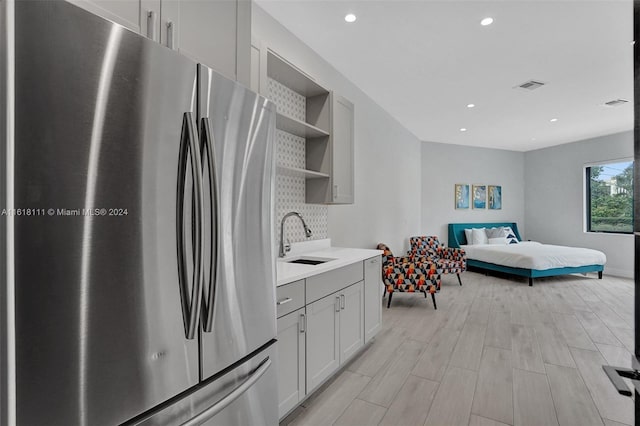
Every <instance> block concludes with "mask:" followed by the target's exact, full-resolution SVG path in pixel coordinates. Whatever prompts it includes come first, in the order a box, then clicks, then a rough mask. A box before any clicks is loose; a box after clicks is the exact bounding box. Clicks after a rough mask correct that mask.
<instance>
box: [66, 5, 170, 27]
mask: <svg viewBox="0 0 640 426" xmlns="http://www.w3.org/2000/svg"><path fill="white" fill-rule="evenodd" d="M68 1H69V3H72V4H75V5H76V6H80V7H82V8H83V9H86V10H88V11H89V12H91V13H93V14H95V15H98V16H102V17H103V18H106V19H108V20H110V21H113V22H115V23H117V24H120V25H122V26H124V27H126V28H128V29H130V30H131V31H134V32H136V33H138V34H140V33H142V28H141V26H140V3H141V1H140V0H68ZM157 2H158V4H159V3H160V1H159V0H157Z"/></svg>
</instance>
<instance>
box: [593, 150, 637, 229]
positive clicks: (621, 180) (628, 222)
mask: <svg viewBox="0 0 640 426" xmlns="http://www.w3.org/2000/svg"><path fill="white" fill-rule="evenodd" d="M586 170H587V176H586V177H587V224H588V229H587V230H588V231H590V232H616V233H631V232H633V162H629V161H625V162H620V163H612V164H606V165H599V166H592V167H587V169H586Z"/></svg>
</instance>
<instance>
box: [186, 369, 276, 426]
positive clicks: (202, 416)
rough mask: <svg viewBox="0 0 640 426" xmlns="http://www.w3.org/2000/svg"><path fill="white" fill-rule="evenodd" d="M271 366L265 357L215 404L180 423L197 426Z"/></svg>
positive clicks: (236, 396)
mask: <svg viewBox="0 0 640 426" xmlns="http://www.w3.org/2000/svg"><path fill="white" fill-rule="evenodd" d="M269 367H271V359H270V358H269V357H266V358H265V359H264V361H262V363H261V364H260V366H259V367H258V368H257V369H256V371H254V372H253V373H252V374H251V375H250V376H249V377H247V379H246V380H245V381H244V382H242V383H240V384H239V385H238V386H237V387H235V388H234V389H233V390H232V391H231V392H229V393H228V394H227V395H225V396H224V397H223V398H222V399H221V400H220V401H218V402H217V403H216V404H215V405H212V406H211V407H209V408H207V409H206V410H204V411H203V412H202V413H200V414H198V415H197V416H195V417H193V418H192V419H190V420H189V421H187V422H184V423H182V425H181V426H198V425H201V424H203V423H204V422H206V421H207V420H209V419H210V418H211V417H213V416H215V415H216V414H218V413H219V412H220V411H222V410H224V409H225V408H226V407H228V406H229V405H230V404H231V403H232V402H233V401H235V400H236V399H238V398H239V397H240V396H242V394H243V393H245V392H246V391H248V390H249V388H251V386H253V385H254V384H255V383H256V382H257V381H258V380H260V377H262V376H263V375H264V373H266V372H267V370H268V369H269Z"/></svg>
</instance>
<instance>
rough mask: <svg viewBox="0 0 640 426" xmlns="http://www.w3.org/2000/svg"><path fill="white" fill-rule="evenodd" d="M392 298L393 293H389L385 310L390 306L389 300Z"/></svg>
mask: <svg viewBox="0 0 640 426" xmlns="http://www.w3.org/2000/svg"><path fill="white" fill-rule="evenodd" d="M392 297H393V292H391V293H389V301H388V302H387V309H389V306H391V298H392Z"/></svg>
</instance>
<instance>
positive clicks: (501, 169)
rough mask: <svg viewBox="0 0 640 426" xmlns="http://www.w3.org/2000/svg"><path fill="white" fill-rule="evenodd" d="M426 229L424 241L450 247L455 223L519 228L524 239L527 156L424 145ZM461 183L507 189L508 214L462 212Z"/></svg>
mask: <svg viewBox="0 0 640 426" xmlns="http://www.w3.org/2000/svg"><path fill="white" fill-rule="evenodd" d="M421 160H422V161H421V164H422V177H421V180H422V192H421V195H422V196H421V202H422V224H421V229H420V235H437V236H438V237H440V241H441V242H442V243H445V244H447V234H448V227H447V225H448V224H449V223H459V222H517V223H518V230H519V231H520V233H521V235H522V237H523V238H525V234H526V227H525V224H526V220H525V216H524V192H525V184H524V153H522V152H516V151H506V150H499V149H489V148H475V147H468V146H462V145H451V144H443V143H434V142H423V143H422V152H421ZM457 183H467V184H469V185H470V188H469V189H471V185H473V184H486V185H502V210H488V209H482V210H474V209H473V208H471V206H470V207H469V209H464V210H460V209H459V210H456V209H455V208H454V186H455V184H457Z"/></svg>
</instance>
